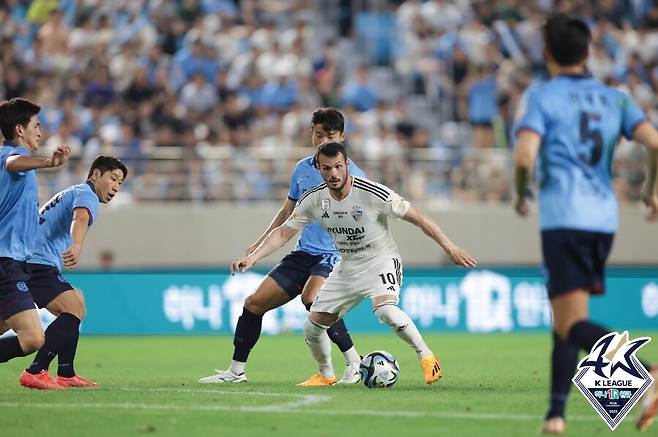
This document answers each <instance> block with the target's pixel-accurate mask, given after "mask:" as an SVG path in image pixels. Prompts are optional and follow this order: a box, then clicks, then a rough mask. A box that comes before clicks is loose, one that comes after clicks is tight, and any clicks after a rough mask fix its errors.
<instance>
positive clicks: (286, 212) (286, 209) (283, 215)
mask: <svg viewBox="0 0 658 437" xmlns="http://www.w3.org/2000/svg"><path fill="white" fill-rule="evenodd" d="M294 209H295V202H294V201H292V200H290V199H286V201H285V202H283V206H282V207H281V209H279V212H277V213H276V215H275V216H274V218H273V219H272V222H270V225H269V226H268V227H267V229H265V232H263V233H262V234H261V236H260V237H258V240H256V241H255V242H254V243H253V244H252V245H251V246H249V247H248V248H247V250H246V255H250V254H251V253H252V252H253V251H254V250H256V248H257V247H258V246H259V245H260V243H262V242H263V240H265V238H267V236H268V235H269V234H270V232H272V230H273V229H275V228H278V227H279V226H281V225H282V224H284V223H285V222H286V220H288V217H290V215H291V214H292V211H293V210H294Z"/></svg>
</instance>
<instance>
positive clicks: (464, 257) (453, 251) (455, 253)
mask: <svg viewBox="0 0 658 437" xmlns="http://www.w3.org/2000/svg"><path fill="white" fill-rule="evenodd" d="M446 253H447V254H448V256H449V257H450V259H451V260H452V262H454V263H455V264H457V265H458V266H462V267H467V268H468V267H475V266H476V265H477V264H478V263H477V261H475V258H473V257H472V256H471V255H469V254H468V252H466V251H465V250H464V249H462V248H461V247H458V246H450V247H448V248H447V249H446Z"/></svg>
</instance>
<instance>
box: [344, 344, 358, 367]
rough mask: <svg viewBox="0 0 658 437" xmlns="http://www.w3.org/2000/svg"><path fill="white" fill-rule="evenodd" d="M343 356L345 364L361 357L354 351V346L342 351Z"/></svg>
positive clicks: (355, 361)
mask: <svg viewBox="0 0 658 437" xmlns="http://www.w3.org/2000/svg"><path fill="white" fill-rule="evenodd" d="M343 356H345V364H351V363H360V362H361V357H360V356H359V353H358V352H357V351H356V349H355V348H354V346H352V347H351V348H349V349H348V350H346V351H345V352H343Z"/></svg>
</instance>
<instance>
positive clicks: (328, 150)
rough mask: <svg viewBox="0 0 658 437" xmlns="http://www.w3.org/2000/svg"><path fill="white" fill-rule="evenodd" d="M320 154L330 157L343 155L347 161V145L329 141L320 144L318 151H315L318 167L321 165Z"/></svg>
mask: <svg viewBox="0 0 658 437" xmlns="http://www.w3.org/2000/svg"><path fill="white" fill-rule="evenodd" d="M320 155H322V156H329V157H333V156H338V155H343V158H345V162H347V152H346V151H345V146H343V145H342V144H341V143H336V142H329V143H322V144H320V145H319V146H318V151H317V152H315V166H316V167H318V168H319V167H320V161H319V158H320Z"/></svg>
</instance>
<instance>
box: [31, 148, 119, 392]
mask: <svg viewBox="0 0 658 437" xmlns="http://www.w3.org/2000/svg"><path fill="white" fill-rule="evenodd" d="M127 176H128V169H127V168H126V166H125V165H124V164H123V163H122V162H121V161H120V160H118V159H116V158H114V157H111V156H99V157H97V158H96V159H95V160H94V162H93V163H92V164H91V168H90V169H89V175H88V176H87V180H86V182H84V183H82V184H78V185H73V186H72V187H70V188H67V189H66V190H64V191H61V192H59V193H57V194H55V195H54V196H53V197H52V199H50V200H49V201H48V202H47V203H46V204H45V205H44V206H43V207H42V208H41V210H40V211H39V229H38V231H37V238H36V249H35V251H34V253H33V254H32V256H31V258H30V259H29V260H28V263H27V270H28V273H29V276H30V278H29V279H28V281H27V284H28V286H29V288H30V291H31V293H32V297H33V299H34V302H35V303H36V304H37V306H39V308H46V309H47V310H48V311H50V312H51V313H53V314H54V315H56V316H57V318H56V319H55V320H54V321H53V322H52V323H51V324H50V325H49V326H48V329H46V341H45V344H44V345H43V347H41V349H40V350H39V352H38V353H37V354H36V356H35V358H34V362H33V363H32V364H31V365H30V367H28V368H27V369H26V370H25V371H24V372H23V374H22V375H21V377H20V379H19V382H20V383H21V385H23V386H25V387H28V388H36V389H52V388H53V384H54V385H55V386H57V387H58V388H69V387H78V388H93V387H96V386H97V384H96V383H94V382H92V381H90V380H88V379H87V378H84V377H82V376H80V375H77V374H76V373H75V369H74V366H73V360H74V358H75V352H76V349H77V346H78V336H79V333H80V321H81V320H82V319H83V318H84V316H85V312H86V309H85V304H84V297H83V295H82V293H81V292H80V291H79V290H76V289H74V288H73V286H72V285H71V284H69V283H68V282H67V281H66V279H64V278H63V277H62V275H61V271H62V270H63V268H64V267H66V268H71V267H74V266H75V265H76V264H77V263H78V259H79V258H80V253H81V251H82V246H83V244H84V240H85V236H86V235H87V231H88V229H89V228H90V227H91V226H92V224H93V223H94V222H95V221H96V220H97V218H98V213H99V207H100V204H101V203H108V202H109V201H111V200H112V199H113V198H114V196H115V195H116V194H117V193H118V191H119V189H120V188H121V184H122V183H123V181H124V180H125V179H126V177H127ZM55 356H57V357H58V360H59V366H58V368H57V378H55V380H54V381H53V380H52V378H51V377H50V374H49V373H48V367H49V366H50V362H51V361H52V360H53V359H54V358H55Z"/></svg>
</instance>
